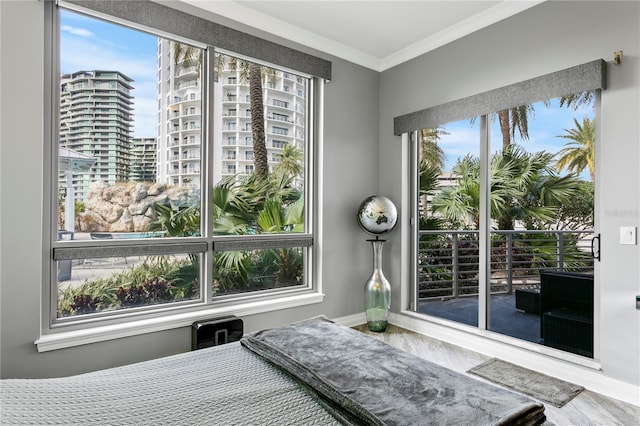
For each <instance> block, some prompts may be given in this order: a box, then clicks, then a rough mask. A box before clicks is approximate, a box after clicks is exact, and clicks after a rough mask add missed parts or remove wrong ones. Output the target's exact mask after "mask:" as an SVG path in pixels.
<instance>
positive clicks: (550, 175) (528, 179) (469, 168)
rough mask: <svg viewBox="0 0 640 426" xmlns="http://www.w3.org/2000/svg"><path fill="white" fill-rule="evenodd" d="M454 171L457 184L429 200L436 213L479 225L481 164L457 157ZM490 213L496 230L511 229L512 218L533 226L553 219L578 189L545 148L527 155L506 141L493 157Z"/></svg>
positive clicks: (456, 222)
mask: <svg viewBox="0 0 640 426" xmlns="http://www.w3.org/2000/svg"><path fill="white" fill-rule="evenodd" d="M453 172H454V173H455V174H456V175H457V176H459V177H460V179H459V182H458V185H456V186H451V187H447V188H444V189H443V190H442V192H441V193H440V194H438V195H437V196H436V197H435V198H434V200H433V202H432V208H433V211H434V213H437V214H439V215H441V216H443V217H446V218H448V219H449V220H450V221H451V222H452V223H453V224H456V225H458V226H464V225H465V224H467V225H468V224H469V222H471V224H472V225H473V226H474V227H475V229H478V225H479V219H480V217H479V206H480V185H479V182H480V180H479V176H480V164H479V159H478V158H477V157H471V156H469V155H468V156H466V157H464V158H463V159H461V160H459V161H458V163H457V164H456V165H455V167H454V169H453ZM490 173H491V178H490V182H491V188H490V190H491V197H490V211H491V217H492V218H493V219H494V220H496V223H497V226H498V229H504V230H511V229H513V228H514V224H515V222H516V221H521V222H524V223H525V224H526V225H527V226H533V224H534V223H536V222H548V221H550V220H553V218H554V217H555V214H556V212H557V209H558V208H559V206H561V205H562V204H563V203H566V202H569V201H570V200H571V197H572V196H573V194H574V193H575V191H577V189H576V186H577V182H578V180H577V178H576V177H575V176H574V175H573V174H569V175H567V176H562V177H561V176H559V175H558V174H557V173H556V171H555V169H554V167H553V155H552V154H550V153H547V152H544V151H541V152H536V153H529V152H527V151H525V150H524V149H523V148H522V147H520V146H518V145H510V146H508V147H507V148H506V149H504V150H502V151H498V152H496V153H495V154H494V155H493V156H492V158H491V170H490Z"/></svg>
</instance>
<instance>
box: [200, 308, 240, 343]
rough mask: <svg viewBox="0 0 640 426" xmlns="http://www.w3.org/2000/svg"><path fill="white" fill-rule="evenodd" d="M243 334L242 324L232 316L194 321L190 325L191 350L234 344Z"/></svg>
mask: <svg viewBox="0 0 640 426" xmlns="http://www.w3.org/2000/svg"><path fill="white" fill-rule="evenodd" d="M243 333H244V324H243V322H242V320H241V319H240V318H238V317H236V316H234V315H230V316H225V317H220V318H212V319H208V320H203V321H196V322H194V323H193V324H192V325H191V350H196V349H203V348H208V347H210V346H218V345H223V344H225V343H229V342H236V341H238V340H240V339H241V338H242V335H243Z"/></svg>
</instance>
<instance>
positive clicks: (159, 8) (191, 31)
mask: <svg viewBox="0 0 640 426" xmlns="http://www.w3.org/2000/svg"><path fill="white" fill-rule="evenodd" d="M65 3H67V4H69V5H76V6H80V7H81V8H84V9H87V10H91V11H94V12H98V13H101V14H105V15H109V16H113V17H116V18H118V19H120V20H123V21H128V22H131V23H134V24H138V25H142V26H144V27H147V28H153V29H156V30H160V31H162V32H166V33H167V34H173V35H176V36H180V37H183V38H185V39H188V40H193V41H196V42H199V43H203V44H206V45H209V46H215V47H218V48H221V49H225V50H228V51H231V52H234V53H237V54H240V55H244V56H248V57H250V58H253V59H256V60H260V61H265V62H269V63H271V64H274V65H280V66H283V67H285V68H289V69H291V70H295V71H300V72H302V73H305V74H308V75H313V76H316V77H320V78H323V79H325V80H331V62H330V61H327V60H325V59H321V58H318V57H316V56H313V55H309V54H307V53H304V52H300V51H298V50H295V49H291V48H289V47H286V46H282V45H279V44H277V43H273V42H270V41H268V40H264V39H261V38H259V37H256V36H253V35H250V34H246V33H243V32H241V31H238V30H235V29H233V28H229V27H226V26H224V25H220V24H216V23H215V22H211V21H208V20H206V19H203V18H199V17H197V16H193V15H190V14H188V13H185V12H182V11H179V10H176V9H173V8H170V7H168V6H165V5H162V4H159V3H155V2H152V1H148V0H130V1H123V0H101V1H95V0H65V1H64V2H62V1H61V2H60V4H61V5H62V6H64V5H65Z"/></svg>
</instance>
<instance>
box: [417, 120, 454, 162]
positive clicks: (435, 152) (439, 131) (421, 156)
mask: <svg viewBox="0 0 640 426" xmlns="http://www.w3.org/2000/svg"><path fill="white" fill-rule="evenodd" d="M447 134H449V133H448V132H446V131H445V130H444V128H443V127H442V126H438V127H435V128H432V129H422V130H421V131H420V136H421V139H422V143H421V144H419V145H418V161H419V163H422V162H423V161H426V162H427V164H429V165H433V166H436V167H437V168H439V169H442V166H444V162H445V159H446V158H445V154H444V150H443V149H442V148H441V147H440V146H439V145H438V140H440V136H441V135H447Z"/></svg>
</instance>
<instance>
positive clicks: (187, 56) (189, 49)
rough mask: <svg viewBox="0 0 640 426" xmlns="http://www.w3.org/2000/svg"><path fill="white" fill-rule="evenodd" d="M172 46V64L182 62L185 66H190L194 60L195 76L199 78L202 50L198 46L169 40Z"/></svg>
mask: <svg viewBox="0 0 640 426" xmlns="http://www.w3.org/2000/svg"><path fill="white" fill-rule="evenodd" d="M170 44H171V46H172V47H173V64H174V65H178V64H179V63H181V62H184V64H185V66H186V67H190V66H191V64H192V63H193V62H194V61H195V63H196V64H195V65H196V78H197V79H200V68H201V67H202V50H201V49H200V48H199V47H195V46H191V45H189V44H183V43H180V42H177V41H171V42H170Z"/></svg>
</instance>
